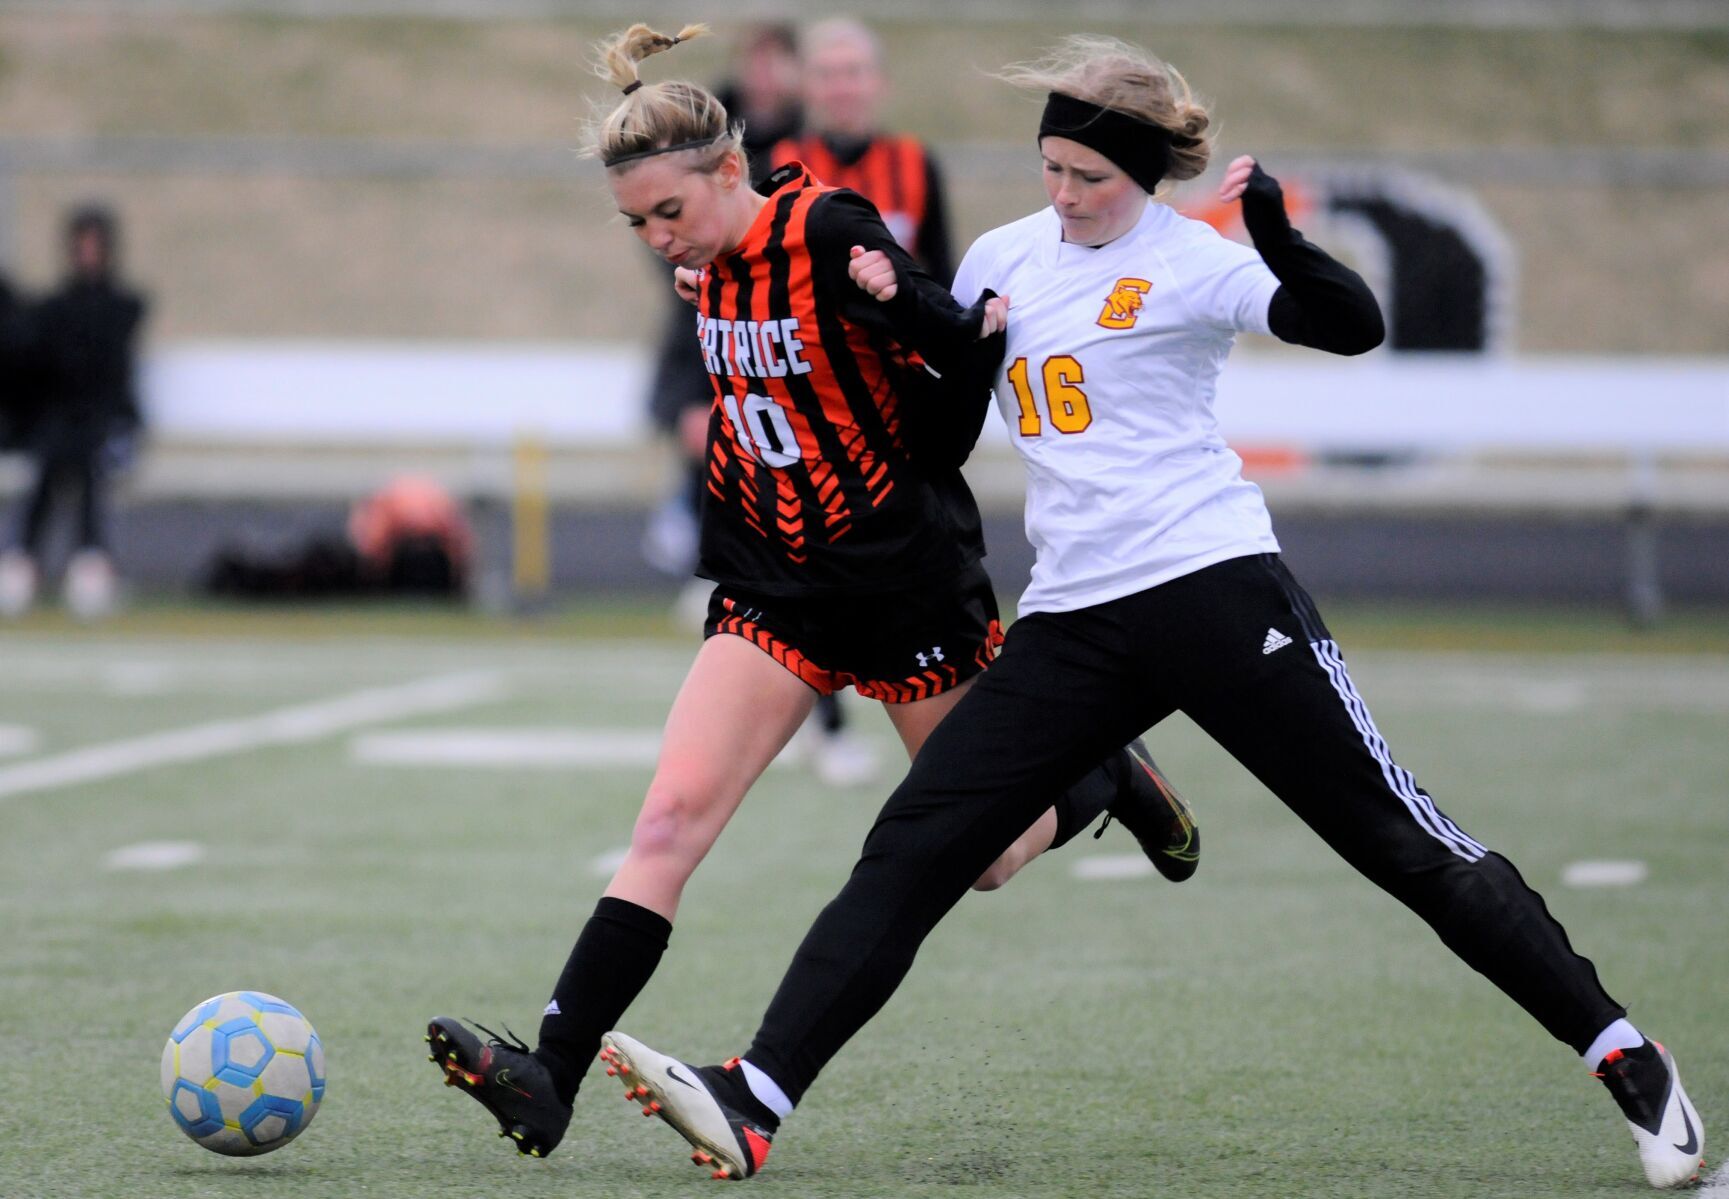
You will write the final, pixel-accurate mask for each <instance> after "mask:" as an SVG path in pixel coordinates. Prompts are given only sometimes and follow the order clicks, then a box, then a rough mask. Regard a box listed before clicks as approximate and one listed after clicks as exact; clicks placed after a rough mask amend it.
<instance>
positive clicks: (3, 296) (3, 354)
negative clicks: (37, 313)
mask: <svg viewBox="0 0 1729 1199" xmlns="http://www.w3.org/2000/svg"><path fill="white" fill-rule="evenodd" d="M30 347H31V338H30V313H29V311H28V309H27V308H26V306H25V304H24V301H23V298H22V297H20V296H19V295H18V293H17V292H15V291H14V290H13V289H12V284H11V282H10V281H9V280H8V279H7V278H6V277H5V276H4V275H0V451H5V450H19V449H23V448H24V444H25V437H26V435H27V434H28V432H29V429H30V426H31V425H32V424H34V423H35V416H36V399H37V396H36V388H35V386H34V385H33V380H32V379H31V378H30V375H31V374H32V372H31V370H30V366H31V363H30V359H29V351H30Z"/></svg>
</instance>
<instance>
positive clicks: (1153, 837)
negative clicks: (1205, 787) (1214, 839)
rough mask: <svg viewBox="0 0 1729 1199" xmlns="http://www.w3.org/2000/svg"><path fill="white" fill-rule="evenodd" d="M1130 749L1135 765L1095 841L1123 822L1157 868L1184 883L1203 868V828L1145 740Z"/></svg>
mask: <svg viewBox="0 0 1729 1199" xmlns="http://www.w3.org/2000/svg"><path fill="white" fill-rule="evenodd" d="M1125 748H1126V750H1127V752H1128V755H1129V757H1130V758H1131V759H1132V760H1133V763H1134V764H1133V767H1132V768H1131V769H1130V770H1129V771H1128V772H1127V774H1128V777H1126V778H1124V779H1121V780H1120V781H1119V783H1118V787H1117V797H1116V799H1114V800H1112V801H1111V803H1110V805H1109V806H1108V807H1106V808H1105V820H1104V823H1103V824H1101V825H1099V829H1098V832H1096V833H1094V834H1093V838H1094V839H1095V840H1097V839H1098V838H1099V837H1102V836H1104V833H1105V830H1106V829H1107V828H1109V827H1110V825H1111V821H1112V820H1118V821H1120V822H1121V823H1122V826H1123V827H1124V828H1126V829H1128V830H1129V832H1131V833H1133V834H1134V835H1135V840H1136V841H1138V842H1140V844H1141V852H1142V853H1144V854H1146V855H1147V858H1148V860H1149V861H1151V862H1152V864H1153V869H1155V870H1157V871H1158V872H1159V873H1160V874H1162V875H1164V876H1165V877H1166V878H1167V879H1169V880H1170V881H1171V882H1173V883H1180V882H1182V881H1183V880H1184V879H1186V878H1188V877H1190V876H1191V875H1193V874H1194V873H1195V870H1196V868H1197V867H1198V866H1200V864H1201V830H1200V829H1199V828H1197V827H1196V826H1195V813H1194V812H1193V811H1192V810H1191V809H1190V808H1189V801H1188V800H1186V799H1184V798H1183V797H1182V796H1181V795H1179V794H1178V793H1177V789H1176V788H1175V787H1173V786H1171V784H1170V781H1169V780H1168V779H1166V778H1165V776H1164V775H1163V774H1162V773H1160V771H1159V768H1158V765H1157V764H1156V763H1155V762H1154V761H1153V757H1152V755H1151V754H1149V753H1148V752H1147V747H1146V745H1145V744H1144V743H1143V742H1142V741H1141V739H1140V738H1139V737H1136V738H1135V739H1134V740H1133V741H1131V742H1129V744H1128V745H1127V746H1126V747H1125Z"/></svg>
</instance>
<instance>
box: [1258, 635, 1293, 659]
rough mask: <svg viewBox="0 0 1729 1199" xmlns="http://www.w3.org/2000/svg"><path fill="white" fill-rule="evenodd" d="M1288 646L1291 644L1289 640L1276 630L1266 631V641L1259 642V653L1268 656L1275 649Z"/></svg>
mask: <svg viewBox="0 0 1729 1199" xmlns="http://www.w3.org/2000/svg"><path fill="white" fill-rule="evenodd" d="M1289 644H1291V639H1290V638H1289V637H1287V636H1285V635H1284V634H1283V633H1281V632H1279V630H1277V629H1268V630H1267V639H1266V640H1265V641H1263V642H1261V652H1262V653H1263V654H1270V653H1272V652H1273V651H1274V650H1276V649H1284V648H1285V647H1286V646H1287V645H1289Z"/></svg>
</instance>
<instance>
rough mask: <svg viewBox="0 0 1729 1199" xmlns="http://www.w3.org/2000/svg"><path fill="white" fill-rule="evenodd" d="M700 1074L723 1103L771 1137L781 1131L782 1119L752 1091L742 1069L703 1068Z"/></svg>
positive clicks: (736, 1067)
mask: <svg viewBox="0 0 1729 1199" xmlns="http://www.w3.org/2000/svg"><path fill="white" fill-rule="evenodd" d="M700 1073H701V1074H702V1076H703V1078H704V1080H705V1081H707V1083H708V1086H709V1090H711V1091H714V1092H716V1093H717V1094H718V1096H719V1097H720V1100H721V1102H722V1103H725V1104H726V1105H727V1106H728V1107H730V1108H732V1110H733V1111H735V1112H737V1113H738V1114H739V1115H741V1116H744V1117H745V1118H746V1119H749V1120H754V1121H755V1122H756V1123H758V1124H760V1125H762V1126H763V1128H764V1129H765V1130H767V1132H768V1134H769V1135H770V1136H773V1135H774V1134H775V1133H776V1132H777V1131H779V1129H780V1117H779V1116H777V1115H775V1114H774V1112H772V1111H770V1110H769V1107H768V1105H767V1104H765V1103H764V1102H763V1101H762V1100H760V1099H758V1098H757V1097H756V1092H755V1091H753V1090H751V1089H750V1083H749V1082H747V1081H745V1077H744V1070H743V1069H742V1068H740V1067H738V1066H734V1067H733V1068H732V1069H730V1070H728V1069H727V1068H726V1067H725V1066H703V1067H701V1070H700Z"/></svg>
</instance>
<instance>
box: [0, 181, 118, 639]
mask: <svg viewBox="0 0 1729 1199" xmlns="http://www.w3.org/2000/svg"><path fill="white" fill-rule="evenodd" d="M66 250H67V265H68V269H67V276H66V279H65V281H64V282H63V283H62V284H61V285H60V287H59V288H58V289H56V290H55V291H53V292H52V293H50V294H49V295H48V296H47V297H46V298H44V299H43V300H42V301H41V303H40V304H38V305H37V306H36V308H35V312H34V315H33V320H32V322H31V323H32V325H33V343H34V344H33V357H34V358H35V361H36V366H37V369H38V371H39V382H40V395H41V410H40V413H39V415H38V416H37V418H36V421H35V427H34V428H33V429H32V431H31V433H30V437H29V447H28V448H29V451H30V453H31V456H32V457H33V458H34V459H35V461H36V468H37V470H36V481H35V484H34V485H33V486H32V488H31V489H30V492H29V494H28V495H27V496H26V498H25V502H24V509H23V515H22V520H21V523H20V526H19V530H18V538H17V543H16V545H15V546H14V547H13V549H12V550H11V551H10V552H9V553H8V554H7V555H6V561H5V562H4V563H3V564H0V612H5V613H7V614H13V615H15V614H16V613H17V612H19V611H22V610H23V609H25V608H27V607H28V606H29V604H30V602H31V600H32V599H33V598H34V593H35V588H36V582H37V578H38V566H37V563H38V562H39V561H40V560H41V556H42V548H43V544H44V539H45V536H46V533H47V528H48V519H49V516H50V514H51V511H52V509H53V507H54V506H55V504H56V503H61V502H67V503H75V504H76V505H77V507H76V518H77V519H76V527H75V542H74V545H75V553H74V554H73V557H72V560H71V562H70V563H69V565H68V567H67V576H66V589H67V598H68V600H69V601H70V603H71V604H72V607H73V609H74V611H75V612H77V613H78V614H80V615H83V616H95V615H100V614H102V613H103V612H104V611H105V610H106V609H107V608H108V606H109V605H110V603H111V602H112V598H113V592H114V571H113V566H112V564H111V562H110V559H109V556H108V541H107V527H106V516H107V512H106V507H107V505H106V493H107V482H108V475H109V472H110V466H111V464H112V462H113V460H114V458H115V457H116V456H118V455H119V454H120V452H121V447H122V446H123V445H125V444H126V443H128V442H129V441H130V439H131V438H132V437H134V436H135V435H136V433H137V432H138V430H139V428H140V426H141V424H142V421H141V419H140V413H139V408H138V399H137V393H136V388H135V383H134V367H135V356H136V350H137V341H138V333H139V330H140V329H141V328H142V327H143V324H144V316H145V308H146V305H145V301H144V297H143V296H141V295H139V294H138V293H137V292H135V291H133V290H131V289H130V288H128V287H126V286H125V285H124V284H123V283H121V282H120V280H119V278H118V275H117V264H118V250H119V229H118V225H117V223H116V221H115V218H114V215H113V214H112V213H111V212H110V211H108V210H107V209H105V208H101V207H96V206H86V207H82V208H78V209H76V210H74V211H73V212H72V213H71V215H70V216H69V217H68V219H67V224H66Z"/></svg>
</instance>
